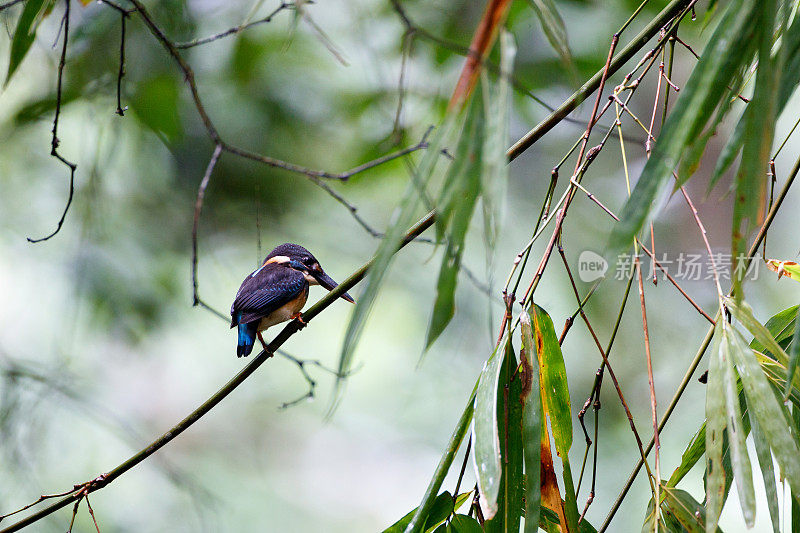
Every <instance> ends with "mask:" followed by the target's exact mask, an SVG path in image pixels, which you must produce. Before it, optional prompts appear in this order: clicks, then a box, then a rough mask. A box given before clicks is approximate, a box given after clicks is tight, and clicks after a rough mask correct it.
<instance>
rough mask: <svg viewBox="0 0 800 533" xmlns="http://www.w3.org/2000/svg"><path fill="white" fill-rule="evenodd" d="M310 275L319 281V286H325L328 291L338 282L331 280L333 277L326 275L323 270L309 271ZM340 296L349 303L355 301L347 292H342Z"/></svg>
mask: <svg viewBox="0 0 800 533" xmlns="http://www.w3.org/2000/svg"><path fill="white" fill-rule="evenodd" d="M311 275H312V276H314V278H315V279H316V280H317V281H318V282H319V284H320V285H321V286H323V287H325V288H326V289H328V290H329V291H332V290H333V289H335V288H336V287H337V286H338V285H339V284H338V283H336V282H335V281H333V279H332V278H331V277H330V276H329V275H327V274H326V273H325V272H322V271H319V272H311ZM340 298H342V299H343V300H347V301H348V302H350V303H351V304H353V303H356V301H355V300H353V297H352V296H350V295H349V294H347V293H344V294H342V295H341V296H340Z"/></svg>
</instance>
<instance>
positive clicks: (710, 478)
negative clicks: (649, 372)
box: [705, 320, 727, 531]
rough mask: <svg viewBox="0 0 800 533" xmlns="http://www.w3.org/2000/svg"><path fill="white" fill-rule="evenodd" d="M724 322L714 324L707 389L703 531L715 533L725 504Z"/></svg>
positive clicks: (725, 343) (718, 321)
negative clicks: (723, 446) (723, 462)
mask: <svg viewBox="0 0 800 533" xmlns="http://www.w3.org/2000/svg"><path fill="white" fill-rule="evenodd" d="M723 324H726V322H725V321H724V320H717V324H716V326H715V327H714V340H713V345H712V349H711V360H710V362H709V369H708V385H707V387H706V502H707V503H706V525H705V527H706V531H714V530H715V528H716V527H717V522H718V521H719V515H720V514H721V513H722V506H723V505H724V503H725V470H724V467H723V465H722V441H723V434H724V432H725V426H726V423H725V390H724V379H725V374H724V373H725V366H724V365H725V362H724V360H723V358H724V353H723V346H725V345H727V340H726V330H725V328H724V326H723Z"/></svg>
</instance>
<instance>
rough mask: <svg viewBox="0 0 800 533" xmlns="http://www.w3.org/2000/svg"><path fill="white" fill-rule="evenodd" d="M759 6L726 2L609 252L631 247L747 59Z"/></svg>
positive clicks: (613, 253) (625, 209)
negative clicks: (754, 13) (753, 22)
mask: <svg viewBox="0 0 800 533" xmlns="http://www.w3.org/2000/svg"><path fill="white" fill-rule="evenodd" d="M758 9H760V8H759V7H758V2H746V1H744V0H733V1H731V2H729V3H728V5H727V8H726V10H725V14H724V15H723V17H722V19H721V20H720V22H719V24H718V26H717V28H716V29H715V30H714V33H713V34H712V36H711V38H710V39H709V41H708V44H707V45H706V47H705V49H704V50H703V54H702V55H701V57H700V61H698V63H697V66H696V67H695V69H694V70H693V71H692V74H691V76H690V77H689V80H688V81H687V83H686V86H685V87H684V88H683V89H682V90H681V95H680V97H679V98H678V100H677V102H676V103H675V107H674V108H673V110H672V112H671V113H670V115H669V118H668V119H667V120H666V122H665V124H664V127H663V129H662V131H661V134H660V135H659V137H658V140H657V142H656V143H655V146H654V148H653V151H652V153H651V155H650V159H649V160H648V161H647V163H646V165H645V167H644V170H643V171H642V174H641V176H640V178H639V181H638V182H637V183H636V187H635V188H634V190H633V193H632V194H631V196H630V198H629V199H628V200H627V202H626V203H625V206H624V207H623V210H622V213H621V215H620V221H619V222H618V223H617V224H616V225H615V226H614V229H613V230H612V233H611V236H610V238H609V244H608V251H607V254H608V256H609V257H615V256H616V255H617V254H618V253H619V252H620V251H622V250H625V249H626V248H627V247H628V246H630V243H631V241H633V238H634V236H635V235H636V234H637V233H638V232H639V230H641V228H642V227H643V225H644V224H645V222H646V220H647V219H648V218H649V217H650V215H651V214H652V212H653V209H654V202H655V200H656V198H657V197H658V196H659V194H660V193H661V192H664V191H666V186H667V185H668V184H669V181H670V178H671V177H672V172H673V171H674V170H675V168H676V167H677V166H678V163H679V162H680V158H681V155H682V153H683V152H684V150H685V148H686V147H687V146H688V145H689V144H690V142H691V141H692V140H694V139H695V138H696V137H698V136H699V135H700V134H701V131H702V129H703V126H704V125H705V124H706V123H707V122H708V121H709V120H710V119H711V117H712V115H713V112H714V110H715V109H716V107H717V105H718V104H719V101H720V97H721V96H722V94H724V92H725V91H726V90H727V85H728V84H729V82H730V81H731V79H732V78H733V77H734V76H735V74H736V72H737V71H738V69H739V68H740V66H741V65H742V64H743V63H745V62H747V61H749V57H748V56H747V55H746V52H747V50H748V49H749V47H748V43H749V42H750V40H751V39H752V35H753V32H754V29H753V24H752V20H753V11H755V10H758ZM680 178H683V177H682V176H681V177H680Z"/></svg>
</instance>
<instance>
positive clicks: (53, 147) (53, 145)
mask: <svg viewBox="0 0 800 533" xmlns="http://www.w3.org/2000/svg"><path fill="white" fill-rule="evenodd" d="M64 6H65V10H66V11H65V12H64V44H63V45H62V46H61V59H60V60H59V62H58V81H57V83H56V116H55V118H53V130H52V133H53V137H52V138H51V139H50V155H51V156H53V157H55V158H56V159H58V160H59V161H61V162H62V163H63V164H64V165H66V166H67V167H68V168H69V196H67V204H66V205H65V206H64V212H63V213H61V218H60V219H58V224H57V225H56V229H55V230H53V232H52V233H50V234H49V235H45V236H44V237H41V238H39V239H31V238H30V237H28V242H30V243H34V244H35V243H37V242H43V241H46V240H48V239H50V238H52V237H54V236H55V235H56V233H58V232H59V231H61V227H62V226H63V225H64V219H65V218H67V212H68V211H69V207H70V206H71V205H72V198H73V196H74V195H75V169H77V168H78V165H76V164H75V163H72V162H70V161H67V159H65V158H64V157H63V156H62V155H61V154H59V153H58V145H59V144H60V141H59V140H58V119H59V117H60V116H61V87H62V80H63V77H64V65H66V63H67V43H68V41H69V6H70V2H69V0H64Z"/></svg>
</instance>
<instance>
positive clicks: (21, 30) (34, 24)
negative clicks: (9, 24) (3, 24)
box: [5, 0, 55, 85]
mask: <svg viewBox="0 0 800 533" xmlns="http://www.w3.org/2000/svg"><path fill="white" fill-rule="evenodd" d="M54 3H55V0H28V1H27V2H25V6H24V7H23V8H22V13H21V14H20V16H19V19H18V20H17V27H16V29H15V30H14V37H13V38H12V39H11V54H10V56H9V60H8V71H7V72H6V81H5V84H6V85H8V82H9V81H11V76H13V75H14V72H16V71H17V67H19V65H20V64H21V63H22V60H23V59H25V56H26V55H27V53H28V50H30V48H31V45H32V44H33V41H34V39H36V30H37V29H38V27H39V23H40V22H41V21H42V18H43V17H44V14H45V13H47V12H48V11H49V10H50V9H52V7H53V4H54Z"/></svg>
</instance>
